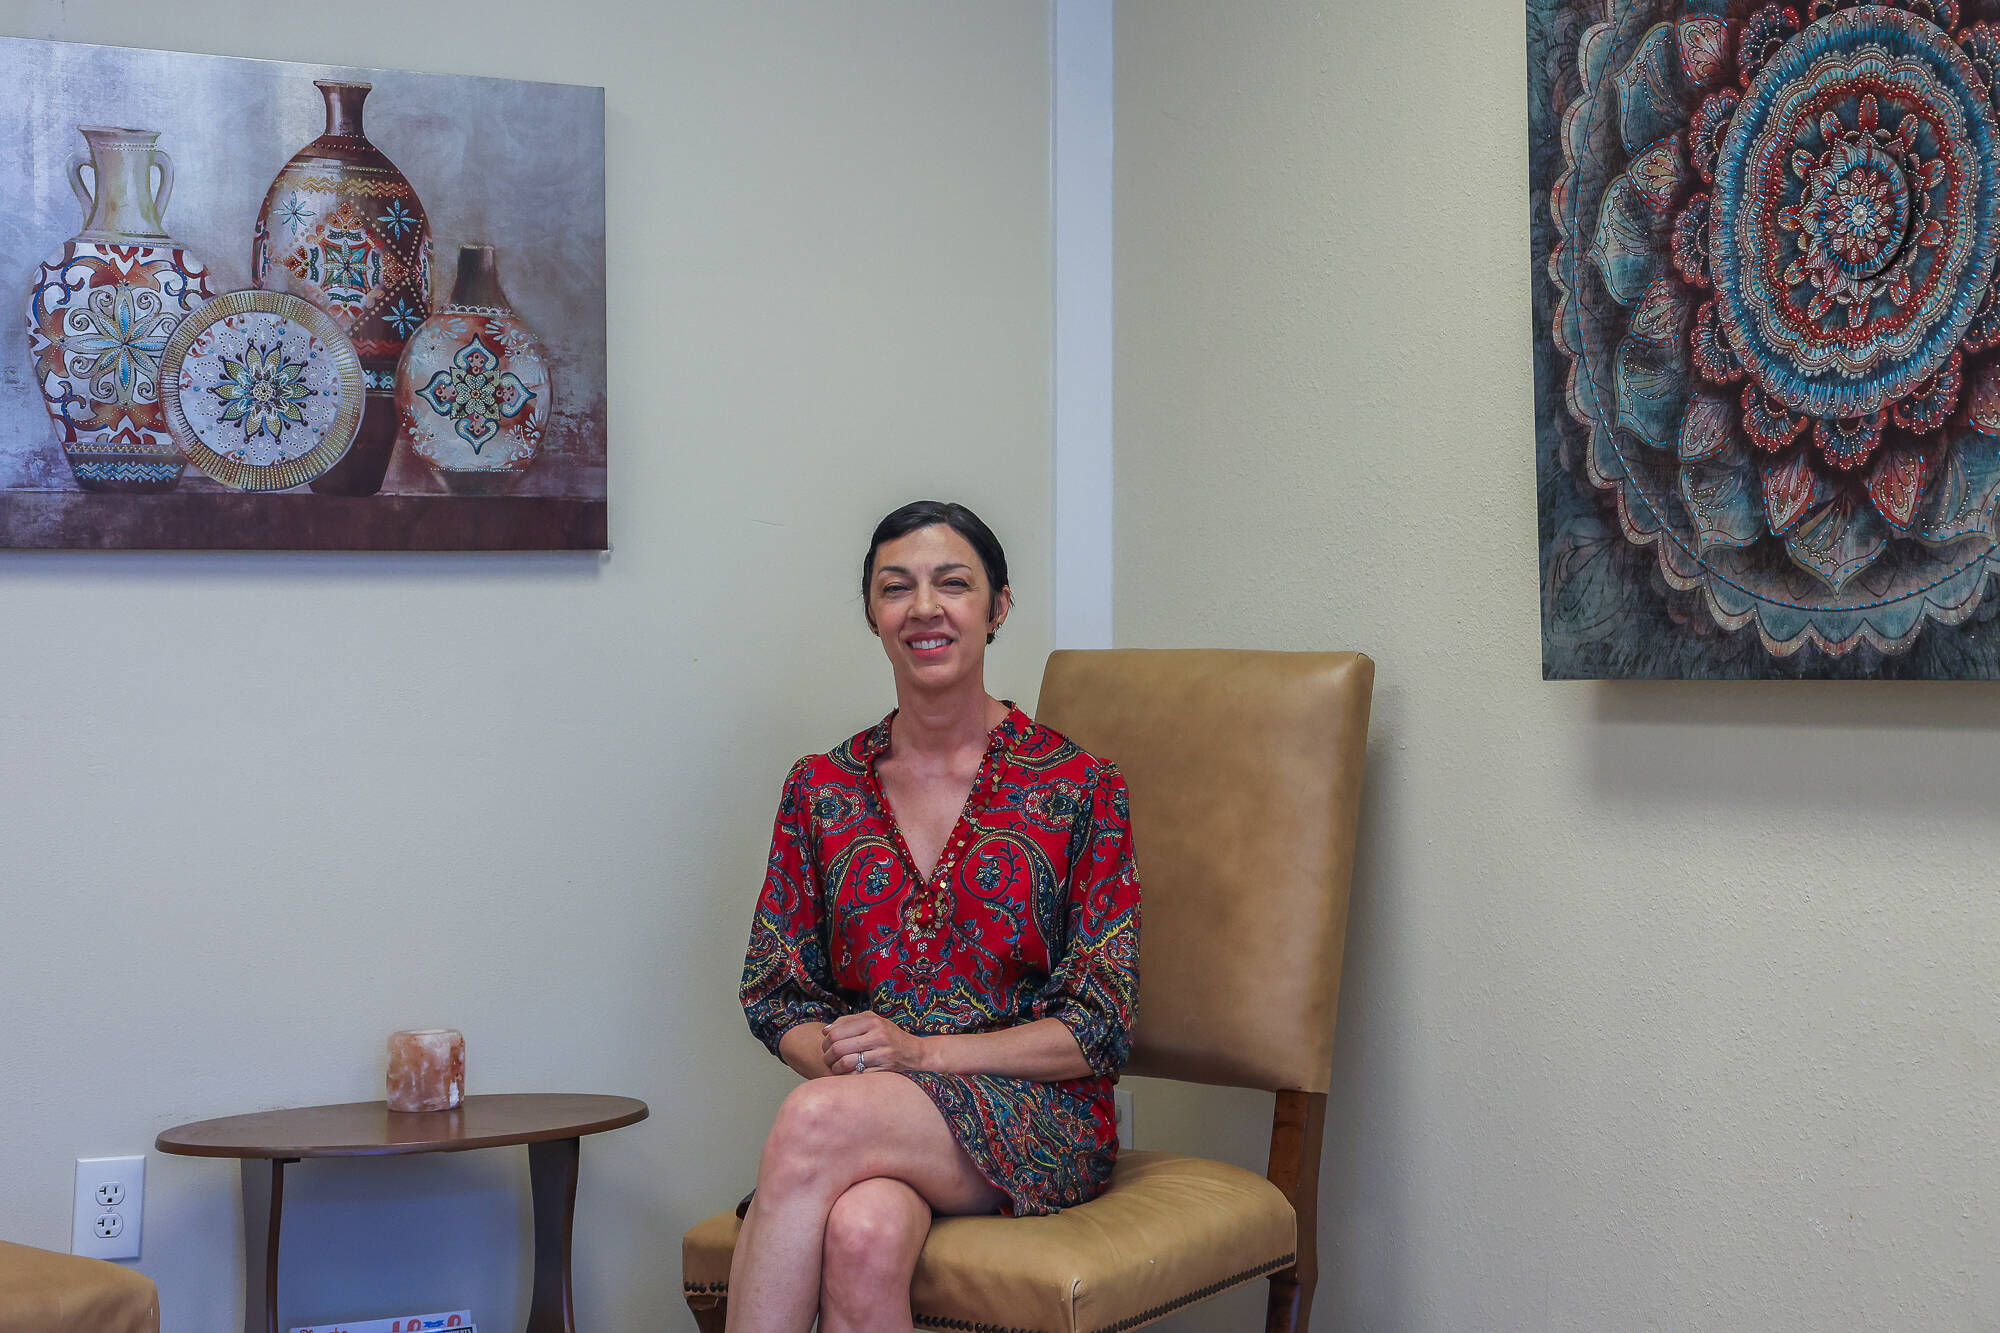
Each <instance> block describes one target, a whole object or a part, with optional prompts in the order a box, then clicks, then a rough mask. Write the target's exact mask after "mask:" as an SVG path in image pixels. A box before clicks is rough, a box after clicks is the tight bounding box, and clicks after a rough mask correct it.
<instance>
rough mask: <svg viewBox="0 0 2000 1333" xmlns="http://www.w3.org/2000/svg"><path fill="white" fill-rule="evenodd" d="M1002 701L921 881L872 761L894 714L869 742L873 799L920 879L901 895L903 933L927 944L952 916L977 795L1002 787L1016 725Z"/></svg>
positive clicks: (883, 744)
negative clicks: (955, 878)
mask: <svg viewBox="0 0 2000 1333" xmlns="http://www.w3.org/2000/svg"><path fill="white" fill-rule="evenodd" d="M1001 702H1002V703H1004V704H1006V705H1007V716H1006V717H1005V718H1002V719H1001V721H1000V723H999V725H998V726H996V727H994V728H993V730H992V732H991V733H990V734H989V735H988V736H987V738H986V753H985V754H983V755H981V756H980V759H979V771H978V772H976V773H974V774H973V777H972V787H971V789H970V790H969V791H967V792H966V793H965V805H964V807H963V808H962V809H961V810H960V811H959V812H958V822H957V823H956V824H954V825H953V826H952V832H951V837H949V838H948V839H946V840H945V845H944V850H943V851H942V852H940V853H939V854H938V861H937V865H936V866H934V867H932V869H931V877H930V879H929V880H927V881H925V880H923V872H922V871H921V870H919V869H918V868H917V858H916V857H914V856H912V855H911V854H910V844H909V843H907V842H905V841H904V840H903V828H902V825H900V824H898V823H897V822H896V809H895V807H894V806H892V805H890V804H889V797H888V793H886V792H885V791H883V790H882V779H881V777H880V776H879V775H878V774H877V773H876V771H875V761H876V760H877V759H879V758H880V757H881V756H882V753H883V752H884V751H885V750H887V749H888V748H889V722H890V721H891V720H893V719H894V717H895V714H894V713H891V714H890V715H889V718H887V719H884V721H883V723H882V725H881V727H879V728H878V729H877V736H878V740H877V742H876V743H875V744H874V745H873V746H871V747H870V752H869V755H868V781H869V784H870V785H871V787H872V788H873V789H874V792H875V800H876V801H877V803H879V804H880V805H881V807H882V815H883V818H884V819H886V820H887V821H888V823H889V839H890V841H891V842H893V843H894V844H895V847H896V852H897V854H898V855H900V856H901V857H902V858H903V864H904V865H906V866H908V867H909V868H910V877H911V878H912V879H914V880H918V881H922V882H921V883H920V884H919V886H918V887H917V888H914V889H912V890H911V891H910V892H909V893H907V894H905V895H904V898H903V913H902V915H903V930H904V932H905V933H906V934H908V935H909V936H910V938H912V939H914V940H917V941H919V942H922V943H928V942H929V941H931V940H933V939H935V938H936V937H937V935H938V932H939V930H940V929H942V927H943V926H944V924H945V922H946V921H947V920H948V919H949V918H950V916H951V904H952V896H953V895H952V888H951V873H952V871H953V869H954V868H956V867H957V865H958V859H959V857H961V856H963V855H964V854H965V849H966V848H967V847H969V846H971V845H972V835H973V833H974V832H975V831H976V828H975V824H976V816H977V813H978V810H979V804H980V802H979V798H980V794H981V792H982V791H983V792H985V793H986V794H988V795H989V796H990V795H993V794H996V793H998V792H999V790H1000V782H1001V779H1002V777H1003V776H1004V775H1005V769H1006V765H1005V764H1004V763H1003V762H1002V755H1003V754H1004V752H1005V751H1006V748H1007V742H1008V740H1009V739H1010V738H1011V736H1012V733H1013V730H1014V704H1013V702H1012V701H1011V700H1007V699H1003V700H1001Z"/></svg>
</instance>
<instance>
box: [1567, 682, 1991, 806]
mask: <svg viewBox="0 0 2000 1333" xmlns="http://www.w3.org/2000/svg"><path fill="white" fill-rule="evenodd" d="M1587 688H1589V689H1590V690H1591V693H1592V698H1591V712H1592V716H1593V720H1594V721H1595V722H1596V723H1597V724H1598V725H1596V726H1594V727H1592V728H1590V732H1589V734H1590V747H1591V748H1590V755H1589V760H1590V768H1589V781H1590V783H1591V784H1592V785H1593V786H1594V787H1595V788H1597V789H1598V790H1599V791H1600V792H1601V793H1603V794H1604V795H1605V796H1606V797H1607V798H1609V799H1612V800H1614V801H1616V800H1631V801H1640V802H1646V803H1649V804H1651V803H1660V804H1664V805H1666V806H1668V807H1671V808H1674V809H1676V810H1682V811H1694V810H1704V809H1709V808H1711V807H1720V806H1728V807H1731V808H1736V809H1743V808H1750V809H1754V810H1761V811H1774V812H1782V813H1791V812H1803V811H1812V812H1816V813H1818V814H1820V815H1822V816H1824V815H1850V814H1851V815H1854V816H1857V817H1860V816H1867V817H1869V818H1873V819H1880V818H1881V817H1882V816H1883V815H1884V814H1885V812H1893V811H1896V810H1906V809H1908V808H1909V807H1910V806H1911V805H1912V804H1914V803H1916V802H1919V801H1920V802H1921V804H1922V807H1923V809H1924V811H1925V812H1926V813H1927V814H1928V815H1930V816H1933V817H1947V816H1951V815H1956V814H1966V813H1976V814H1979V815H1981V816H1982V817H1983V816H1985V815H1986V814H1987V813H1989V812H1990V810H1991V806H1992V795H1991V792H1990V791H1989V790H1988V789H1987V784H1986V783H1984V782H1981V781H1967V780H1965V779H1966V778H1968V777H1970V776H1971V775H1974V774H1977V773H1981V772H1985V771H1989V768H1990V762H1991V760H1990V752H1991V746H1992V745H1993V743H1994V741H1995V739H1996V736H1995V733H1996V732H2000V682H1991V681H1879V682H1870V681H1739V682H1724V681H1618V682H1602V683H1597V684H1593V685H1591V686H1589V687H1587ZM1885 803H1886V804H1885Z"/></svg>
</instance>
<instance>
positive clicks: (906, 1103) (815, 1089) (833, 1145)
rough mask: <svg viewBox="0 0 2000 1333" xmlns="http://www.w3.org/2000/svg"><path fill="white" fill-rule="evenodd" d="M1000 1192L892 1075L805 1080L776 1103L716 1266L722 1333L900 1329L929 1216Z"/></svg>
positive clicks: (975, 1205)
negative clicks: (724, 1260)
mask: <svg viewBox="0 0 2000 1333" xmlns="http://www.w3.org/2000/svg"><path fill="white" fill-rule="evenodd" d="M1000 1201H1001V1194H1000V1192H999V1191H998V1190H996V1189H994V1187H993V1186H992V1185H991V1184H989V1183H988V1182H987V1181H986V1179H985V1177H983V1176H981V1175H980V1174H979V1171H978V1169H977V1168H975V1167H974V1166H973V1165H972V1159H971V1158H969V1157H967V1156H966V1155H965V1150H964V1149H963V1148H960V1147H959V1146H958V1142H957V1140H955V1139H954V1138H952V1136H951V1131H950V1130H949V1129H947V1128H946V1127H945V1123H944V1117H943V1116H942V1115H940V1114H939V1113H938V1109H937V1107H936V1106H935V1105H934V1104H933V1103H932V1102H931V1099H930V1098H929V1097H927V1096H925V1095H924V1092H923V1090H922V1089H920V1088H918V1087H917V1085H916V1084H914V1083H912V1082H911V1081H910V1080H909V1079H906V1078H904V1077H902V1076H901V1075H899V1074H892V1073H886V1072H883V1073H869V1074H858V1075H855V1074H850V1075H844V1076H837V1077H829V1078H818V1079H813V1080H812V1081H810V1082H808V1083H805V1084H802V1085H800V1086H799V1087H797V1088H795V1089H793V1090H792V1093H791V1095H790V1096H788V1097H786V1098H785V1102H784V1105H783V1106H781V1107H779V1109H778V1117H777V1120H776V1122H775V1123H773V1124H772V1126H771V1133H770V1136H769V1137H768V1138H766V1139H765V1140H764V1155H763V1158H762V1160H760V1161H759V1163H758V1165H757V1194H756V1197H755V1198H753V1199H752V1200H751V1201H750V1211H749V1212H748V1213H747V1214H745V1215H744V1218H743V1230H742V1233H741V1235H740V1236H739V1237H738V1239H737V1242H736V1255H735V1258H734V1259H733V1260H732V1261H731V1263H730V1268H729V1322H728V1333H807V1330H809V1329H810V1328H811V1327H812V1322H813V1316H814V1314H815V1313H817V1314H818V1315H819V1319H820V1327H821V1329H822V1331H823V1333H908V1331H909V1329H910V1327H911V1315H910V1274H911V1272H912V1271H913V1270H914V1269H915V1268H916V1264H917V1255H918V1253H919V1252H920V1251H921V1250H922V1249H923V1245H924V1236H925V1234H926V1233H927V1232H928V1231H929V1230H930V1223H931V1215H932V1214H933V1213H945V1214H953V1213H983V1212H991V1211H992V1210H993V1209H994V1208H996V1207H998V1206H999V1204H1000Z"/></svg>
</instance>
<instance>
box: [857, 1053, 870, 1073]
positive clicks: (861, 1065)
mask: <svg viewBox="0 0 2000 1333" xmlns="http://www.w3.org/2000/svg"><path fill="white" fill-rule="evenodd" d="M866 1068H868V1057H867V1056H865V1055H857V1056H855V1057H854V1072H855V1073H857V1074H859V1073H860V1072H862V1071H863V1070H865V1069H866Z"/></svg>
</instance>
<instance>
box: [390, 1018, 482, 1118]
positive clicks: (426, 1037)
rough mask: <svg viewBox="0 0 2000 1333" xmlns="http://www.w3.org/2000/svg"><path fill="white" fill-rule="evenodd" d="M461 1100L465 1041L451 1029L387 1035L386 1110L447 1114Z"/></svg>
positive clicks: (463, 1085)
mask: <svg viewBox="0 0 2000 1333" xmlns="http://www.w3.org/2000/svg"><path fill="white" fill-rule="evenodd" d="M464 1100H465V1038H464V1037H462V1036H460V1035H459V1033H458V1031H457V1030H456V1029H454V1028H424V1029H423V1030H421V1031H418V1032H392V1033H390V1034H389V1109H390V1110H391V1111H449V1110H450V1109H451V1108H452V1107H454V1106H457V1105H458V1104H459V1103H460V1102H462V1101H464Z"/></svg>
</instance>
